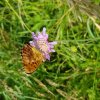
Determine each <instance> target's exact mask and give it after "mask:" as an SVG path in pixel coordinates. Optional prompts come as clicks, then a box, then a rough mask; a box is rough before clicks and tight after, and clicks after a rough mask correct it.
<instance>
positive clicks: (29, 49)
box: [22, 44, 44, 74]
mask: <svg viewBox="0 0 100 100" xmlns="http://www.w3.org/2000/svg"><path fill="white" fill-rule="evenodd" d="M22 61H23V65H24V70H25V72H26V73H27V74H29V73H32V72H34V71H35V70H36V69H37V68H38V67H39V65H40V64H41V63H42V62H43V61H44V56H43V54H42V53H41V52H40V51H39V50H37V49H36V48H35V47H33V46H31V45H29V44H26V45H25V46H24V47H23V49H22Z"/></svg>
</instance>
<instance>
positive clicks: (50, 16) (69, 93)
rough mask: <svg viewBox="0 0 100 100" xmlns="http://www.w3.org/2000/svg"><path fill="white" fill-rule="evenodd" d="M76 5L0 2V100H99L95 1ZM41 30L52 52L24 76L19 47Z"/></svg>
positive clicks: (99, 19)
mask: <svg viewBox="0 0 100 100" xmlns="http://www.w3.org/2000/svg"><path fill="white" fill-rule="evenodd" d="M74 1H75V2H74ZM77 1H78V0H48V1H47V0H1V1H0V100H39V99H40V100H100V26H99V24H98V23H100V16H99V14H100V13H99V9H98V8H99V7H98V6H97V5H95V4H99V3H100V2H99V0H92V3H90V2H88V0H82V1H81V2H77ZM94 1H95V2H94ZM73 2H74V3H73ZM97 9H98V10H97ZM44 26H45V27H46V29H47V33H48V34H49V40H50V41H57V42H58V44H57V45H56V46H55V50H56V52H55V53H52V54H51V60H50V61H46V62H44V63H43V64H42V65H41V66H40V67H39V68H38V69H37V70H36V71H35V72H34V73H32V74H30V75H27V74H25V72H24V71H23V70H22V67H23V65H22V59H21V49H22V47H23V45H24V44H26V43H28V42H29V41H30V40H32V37H31V32H37V31H42V28H43V27H44Z"/></svg>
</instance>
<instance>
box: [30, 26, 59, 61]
mask: <svg viewBox="0 0 100 100" xmlns="http://www.w3.org/2000/svg"><path fill="white" fill-rule="evenodd" d="M32 38H33V41H30V42H29V43H30V45H31V46H34V47H35V48H37V49H38V50H40V51H41V52H42V53H43V55H44V58H45V59H48V60H50V52H55V50H54V49H53V48H54V45H55V44H57V42H56V41H54V42H48V34H46V28H45V27H44V28H43V31H42V32H41V33H40V32H38V35H35V33H34V32H32Z"/></svg>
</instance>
